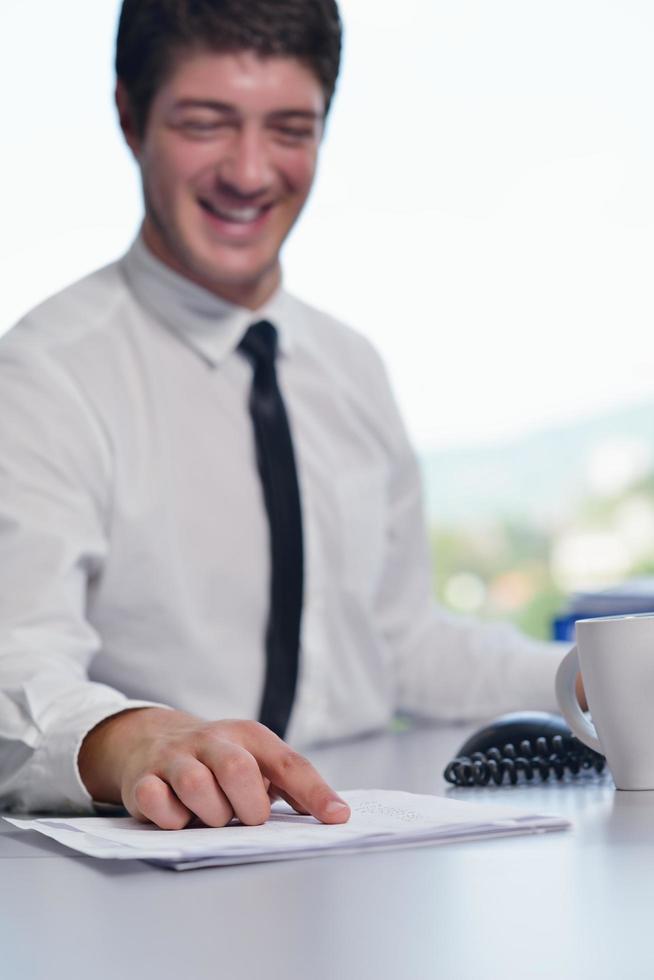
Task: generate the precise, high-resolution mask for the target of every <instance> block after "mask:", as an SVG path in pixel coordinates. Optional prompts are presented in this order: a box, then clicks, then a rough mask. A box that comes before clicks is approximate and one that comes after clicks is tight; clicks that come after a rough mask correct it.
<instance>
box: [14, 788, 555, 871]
mask: <svg viewBox="0 0 654 980" xmlns="http://www.w3.org/2000/svg"><path fill="white" fill-rule="evenodd" d="M341 796H342V797H343V799H345V800H347V802H348V803H349V805H350V807H351V809H352V816H351V818H350V820H349V821H348V822H347V823H345V824H321V823H320V822H319V821H318V820H316V819H314V817H308V816H301V815H300V814H297V813H295V811H293V810H292V809H291V808H290V807H289V806H287V804H285V803H275V804H274V805H273V809H272V813H271V816H270V819H269V820H268V821H267V822H266V823H265V824H262V825H261V826H258V827H245V826H243V825H242V824H240V823H239V822H238V821H236V820H234V821H232V822H231V823H230V824H228V825H227V826H226V827H220V828H212V827H205V826H197V827H195V826H194V827H189V828H187V829H185V830H159V829H158V828H157V827H155V826H154V825H153V824H143V823H139V822H138V821H137V820H135V819H133V818H132V817H77V818H72V819H67V818H58V817H49V818H48V817H42V818H39V819H18V818H9V817H5V819H6V820H8V821H9V823H11V824H13V825H14V826H15V827H19V828H21V829H23V830H36V831H38V832H39V833H41V834H45V835H46V836H47V837H51V838H53V839H54V840H56V841H59V843H61V844H64V845H66V847H69V848H72V849H73V850H75V851H78V852H79V853H81V854H86V855H89V856H91V857H96V858H113V859H121V860H127V859H131V860H134V859H138V860H144V861H151V862H154V863H156V864H162V865H165V866H167V867H171V868H175V869H177V870H185V869H189V868H199V867H205V866H212V865H233V864H248V863H253V862H257V861H280V860H285V859H289V858H301V857H317V856H327V855H330V854H335V853H339V854H342V853H346V852H347V853H349V852H352V851H363V850H371V849H380V848H391V847H408V846H417V845H426V844H446V843H450V842H453V841H463V840H470V839H480V838H492V837H498V836H502V837H505V836H511V835H514V834H527V833H538V832H544V831H553V830H565V829H566V828H568V827H569V826H570V824H569V823H568V821H566V820H563V819H561V818H559V817H554V816H543V815H535V814H530V813H524V812H522V811H519V810H516V809H515V808H513V807H507V806H495V805H494V804H482V803H467V802H465V801H463V800H452V799H447V798H444V797H441V796H423V795H418V794H415V793H404V792H397V791H391V790H350V791H347V790H346V791H345V792H343V793H341Z"/></svg>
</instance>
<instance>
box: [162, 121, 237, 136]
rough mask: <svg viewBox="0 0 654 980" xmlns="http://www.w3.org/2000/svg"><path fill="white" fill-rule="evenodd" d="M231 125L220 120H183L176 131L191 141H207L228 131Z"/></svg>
mask: <svg viewBox="0 0 654 980" xmlns="http://www.w3.org/2000/svg"><path fill="white" fill-rule="evenodd" d="M229 125H230V124H229V123H228V122H225V121H224V120H219V119H200V118H197V119H181V120H179V122H178V123H177V124H176V125H175V129H177V130H179V131H180V132H181V133H183V134H184V136H188V137H189V138H191V139H207V138H209V137H212V136H214V135H216V134H217V133H219V132H220V131H221V130H225V129H227V128H228V127H229Z"/></svg>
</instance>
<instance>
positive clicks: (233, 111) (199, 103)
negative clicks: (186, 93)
mask: <svg viewBox="0 0 654 980" xmlns="http://www.w3.org/2000/svg"><path fill="white" fill-rule="evenodd" d="M173 108H174V109H175V110H179V109H209V110H211V111H212V112H222V113H224V114H225V115H229V116H237V115H238V114H239V113H238V109H237V108H236V107H235V106H233V105H231V104H230V103H229V102H219V101H218V100H216V99H188V98H187V99H180V100H179V101H178V102H176V103H175V105H174V107H173ZM269 118H270V119H290V118H293V119H307V120H310V121H312V122H320V121H321V120H322V119H324V113H322V112H315V111H314V110H313V109H290V108H289V109H277V110H275V111H274V112H271V113H269Z"/></svg>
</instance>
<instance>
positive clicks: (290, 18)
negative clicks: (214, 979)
mask: <svg viewBox="0 0 654 980" xmlns="http://www.w3.org/2000/svg"><path fill="white" fill-rule="evenodd" d="M341 37H342V29H341V20H340V17H339V13H338V7H337V6H336V0H124V2H123V7H122V10H121V14H120V22H119V24H118V38H117V41H116V74H117V76H118V78H119V79H120V81H121V82H122V83H123V85H124V86H125V90H126V92H127V95H128V97H129V99H130V102H131V105H132V111H133V113H134V120H135V124H136V126H137V128H138V130H139V132H140V133H141V135H142V134H143V132H144V131H145V127H146V124H147V119H148V113H149V110H150V105H151V103H152V99H153V98H154V96H155V94H156V92H157V89H158V88H159V87H160V85H161V84H162V82H163V81H164V80H165V79H166V77H167V76H168V75H169V73H170V72H171V71H172V69H173V66H174V62H175V58H176V57H177V56H178V55H179V54H180V53H181V52H183V51H194V50H195V51H202V50H204V51H215V52H221V53H222V52H225V53H227V52H234V51H255V52H256V53H257V54H259V55H261V56H262V57H270V56H281V57H291V58H297V59H298V60H300V61H302V62H303V63H304V64H306V65H307V67H309V68H310V69H311V70H312V71H313V72H314V73H315V75H316V77H317V78H318V80H319V82H320V84H321V85H322V88H323V92H324V93H325V111H327V109H328V108H329V105H330V102H331V99H332V96H333V94H334V89H335V87H336V79H337V77H338V69H339V65H340V56H341Z"/></svg>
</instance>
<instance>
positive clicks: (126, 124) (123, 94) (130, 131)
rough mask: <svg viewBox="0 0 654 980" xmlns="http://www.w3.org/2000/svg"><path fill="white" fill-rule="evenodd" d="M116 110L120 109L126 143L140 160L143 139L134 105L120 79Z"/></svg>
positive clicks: (119, 118) (119, 114) (119, 116)
mask: <svg viewBox="0 0 654 980" xmlns="http://www.w3.org/2000/svg"><path fill="white" fill-rule="evenodd" d="M116 108H117V109H118V120H119V122H120V128H121V129H122V131H123V136H124V137H125V142H126V143H127V145H128V146H129V148H130V150H131V151H132V153H133V154H134V156H135V157H136V159H137V160H138V158H139V155H140V152H141V137H140V135H139V133H138V130H137V127H136V121H135V119H134V111H133V109H132V103H131V101H130V98H129V95H128V94H127V90H126V88H125V86H124V85H123V83H122V82H121V81H120V79H118V81H117V82H116Z"/></svg>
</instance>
